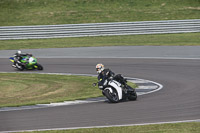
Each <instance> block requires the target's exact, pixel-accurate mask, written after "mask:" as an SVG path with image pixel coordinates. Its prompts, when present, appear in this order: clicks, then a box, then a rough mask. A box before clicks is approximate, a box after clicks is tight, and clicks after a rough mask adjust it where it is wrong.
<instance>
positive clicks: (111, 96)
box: [104, 89, 119, 103]
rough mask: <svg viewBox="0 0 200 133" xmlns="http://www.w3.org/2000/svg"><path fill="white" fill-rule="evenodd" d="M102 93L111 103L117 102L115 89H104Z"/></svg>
mask: <svg viewBox="0 0 200 133" xmlns="http://www.w3.org/2000/svg"><path fill="white" fill-rule="evenodd" d="M104 94H105V96H106V97H107V99H108V100H109V101H110V102H111V103H118V102H119V97H118V93H117V91H116V90H115V89H113V92H112V93H111V92H110V90H105V91H104Z"/></svg>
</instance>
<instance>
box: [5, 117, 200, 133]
mask: <svg viewBox="0 0 200 133" xmlns="http://www.w3.org/2000/svg"><path fill="white" fill-rule="evenodd" d="M185 122H200V119H196V120H182V121H168V122H154V123H141V124H122V125H106V126H88V127H69V128H50V129H36V130H17V131H2V132H7V133H12V132H33V131H50V130H52V131H55V130H73V129H89V128H107V127H127V126H144V125H157V124H170V123H171V124H173V123H185Z"/></svg>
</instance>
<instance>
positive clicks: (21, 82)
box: [0, 73, 102, 107]
mask: <svg viewBox="0 0 200 133" xmlns="http://www.w3.org/2000/svg"><path fill="white" fill-rule="evenodd" d="M96 81H97V78H96V77H89V76H73V75H48V74H25V73H0V92H1V93H0V107H9V106H22V105H34V104H39V103H52V102H62V101H71V100H80V99H87V98H92V97H99V96H102V93H101V91H100V90H99V89H98V88H97V87H93V86H92V83H94V82H96Z"/></svg>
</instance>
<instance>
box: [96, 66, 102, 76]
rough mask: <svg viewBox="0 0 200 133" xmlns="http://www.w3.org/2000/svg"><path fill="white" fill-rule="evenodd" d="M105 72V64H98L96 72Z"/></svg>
mask: <svg viewBox="0 0 200 133" xmlns="http://www.w3.org/2000/svg"><path fill="white" fill-rule="evenodd" d="M103 70H104V65H103V64H97V65H96V71H97V73H98V74H99V73H101V72H102V71H103Z"/></svg>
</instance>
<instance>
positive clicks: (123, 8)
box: [0, 0, 200, 26]
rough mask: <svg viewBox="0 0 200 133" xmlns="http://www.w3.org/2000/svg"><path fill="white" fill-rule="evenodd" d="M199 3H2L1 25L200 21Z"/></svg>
mask: <svg viewBox="0 0 200 133" xmlns="http://www.w3.org/2000/svg"><path fill="white" fill-rule="evenodd" d="M199 14H200V1H199V0H1V1H0V26H11V25H49V24H74V23H97V22H121V21H124V22H125V21H146V20H173V19H199V18H200V15H199Z"/></svg>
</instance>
